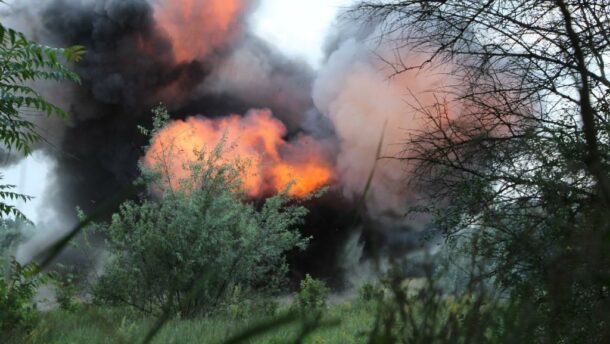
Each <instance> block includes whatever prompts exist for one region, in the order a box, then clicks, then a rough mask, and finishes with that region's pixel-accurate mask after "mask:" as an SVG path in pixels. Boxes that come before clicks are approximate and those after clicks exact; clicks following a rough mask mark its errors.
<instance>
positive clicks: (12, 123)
mask: <svg viewBox="0 0 610 344" xmlns="http://www.w3.org/2000/svg"><path fill="white" fill-rule="evenodd" d="M83 53H84V50H83V48H82V47H80V46H74V47H70V48H52V47H48V46H45V45H41V44H37V43H34V42H32V41H30V40H28V39H27V38H26V37H25V36H24V35H23V34H22V33H20V32H17V31H15V30H12V29H10V28H6V27H4V26H3V25H2V24H0V144H2V145H3V146H4V147H2V148H3V149H8V150H11V149H13V148H14V149H16V150H17V151H18V152H21V153H24V154H26V155H27V154H29V153H30V152H31V151H32V144H34V143H36V142H37V141H39V140H40V139H41V138H42V137H41V136H40V134H39V133H37V132H36V126H35V124H34V123H33V122H32V121H31V120H30V119H28V116H31V114H32V112H36V111H38V112H42V113H44V114H46V115H47V116H51V115H57V116H59V117H62V118H65V117H66V113H65V112H64V111H63V110H62V109H61V108H59V107H57V106H56V105H53V104H52V103H50V102H48V101H47V100H45V99H44V98H43V97H42V96H41V95H40V94H39V93H38V92H37V91H36V90H35V89H34V88H32V87H31V86H30V85H31V83H32V82H35V81H40V80H49V81H61V80H65V79H67V80H71V81H75V82H79V77H78V75H76V74H75V73H74V72H72V71H71V70H70V69H69V68H68V64H69V63H71V62H77V61H78V60H80V58H81V57H82V55H83ZM0 179H1V176H0ZM14 188H15V186H14V185H0V216H3V217H4V216H8V215H12V216H15V217H18V218H22V219H24V218H25V217H24V216H23V214H22V213H21V212H20V211H19V210H18V209H17V208H16V207H14V206H12V205H8V204H6V203H4V200H7V199H11V200H22V201H24V202H25V201H28V200H30V199H31V197H29V196H26V195H21V194H18V193H15V192H12V191H11V189H14Z"/></svg>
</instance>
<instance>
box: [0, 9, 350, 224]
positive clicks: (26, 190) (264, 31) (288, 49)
mask: <svg viewBox="0 0 610 344" xmlns="http://www.w3.org/2000/svg"><path fill="white" fill-rule="evenodd" d="M9 2H10V1H9ZM353 2H354V0H262V2H261V4H260V7H259V8H258V10H257V11H256V12H255V13H254V14H253V15H252V17H251V25H252V26H253V29H254V32H255V33H256V34H257V35H258V36H260V37H261V38H263V39H264V40H266V41H267V42H269V43H270V44H272V45H273V46H275V47H276V48H278V49H279V50H281V51H282V52H283V53H284V54H286V55H288V56H289V57H291V58H300V59H303V60H304V61H306V62H308V63H309V64H310V65H311V66H312V67H313V68H317V67H318V66H319V65H320V63H321V61H322V58H323V46H324V40H325V37H326V35H327V33H328V32H329V30H332V24H333V19H334V18H335V17H336V15H337V13H338V11H339V10H340V9H341V8H342V7H345V6H347V5H349V4H350V3H353ZM52 168H53V160H52V159H50V158H49V157H46V156H44V155H43V153H41V152H36V153H34V154H33V155H31V156H29V157H27V158H25V159H23V160H22V161H21V162H20V163H18V164H16V165H12V166H10V167H8V168H2V170H1V171H0V172H1V173H2V174H3V176H4V178H3V179H2V180H0V184H12V185H16V186H17V189H16V191H17V192H19V193H23V194H26V195H30V196H34V197H35V198H34V200H33V201H30V202H27V203H25V204H24V203H23V202H19V203H17V204H16V205H17V206H18V207H19V209H20V210H21V211H22V212H23V213H24V214H25V215H26V216H27V217H28V218H29V219H30V220H32V221H33V222H34V223H36V222H38V221H39V220H40V219H41V214H43V213H45V210H46V209H44V204H43V199H42V197H41V195H43V194H44V192H45V188H46V185H47V183H48V182H49V181H50V180H52V175H51V173H50V171H51V170H52ZM13 204H14V203H13Z"/></svg>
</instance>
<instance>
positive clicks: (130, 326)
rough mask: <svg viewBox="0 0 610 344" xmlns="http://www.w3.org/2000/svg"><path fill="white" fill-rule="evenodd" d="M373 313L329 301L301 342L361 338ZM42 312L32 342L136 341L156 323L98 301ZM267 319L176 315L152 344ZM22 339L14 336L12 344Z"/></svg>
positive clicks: (274, 334) (270, 338) (220, 334)
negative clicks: (315, 326)
mask: <svg viewBox="0 0 610 344" xmlns="http://www.w3.org/2000/svg"><path fill="white" fill-rule="evenodd" d="M278 312H279V313H281V312H282V310H279V311H278ZM373 314H374V312H373V311H372V305H370V304H364V303H361V302H355V301H354V302H349V301H348V302H345V303H343V304H340V305H333V306H330V307H329V308H328V309H327V311H326V312H325V315H324V318H323V319H322V322H327V321H328V322H332V323H333V324H334V325H332V326H328V327H323V328H320V329H318V330H316V331H314V332H313V333H311V334H309V335H308V336H307V337H306V338H305V341H304V343H364V342H365V341H366V333H368V332H369V331H370V329H371V327H372V326H373V320H374V316H373ZM41 317H42V318H41V320H40V322H39V323H38V324H37V326H36V328H35V329H34V331H33V332H32V333H31V337H30V341H31V342H32V343H41V344H42V343H48V344H51V343H53V344H59V343H61V344H71V343H88V344H102V343H104V344H105V343H138V342H140V341H141V340H142V338H143V337H144V336H145V335H146V333H147V331H148V330H149V329H150V327H151V326H153V325H154V319H152V318H146V317H141V316H138V315H136V314H133V313H132V312H129V311H128V310H124V309H112V308H102V307H96V306H89V308H86V309H81V310H79V311H77V312H66V311H62V310H59V309H57V310H51V311H48V312H44V313H43V314H42V315H41ZM268 319H269V318H268V317H265V316H262V315H257V314H253V315H251V316H248V317H245V318H240V319H236V318H232V317H230V316H228V315H218V316H211V317H206V318H195V319H174V320H171V321H169V322H168V323H167V324H166V325H165V326H164V327H163V328H162V329H161V331H160V332H159V334H158V335H157V337H156V338H155V340H154V341H153V343H157V344H161V343H181V344H182V343H222V342H224V341H225V340H227V339H229V338H230V337H231V336H234V335H235V334H237V333H240V331H243V330H245V329H247V328H250V327H252V326H255V325H257V324H259V323H261V322H264V321H265V320H268ZM335 321H338V323H335ZM302 329H303V328H302V326H301V325H300V324H295V323H293V324H288V325H285V326H279V327H278V328H276V329H274V330H272V331H270V332H269V333H266V334H262V335H260V336H258V337H255V338H253V339H251V340H249V341H247V343H293V342H294V338H296V337H297V336H298V335H299V334H300V332H301V331H302ZM22 340H23V339H15V340H13V343H19V342H21V341H22Z"/></svg>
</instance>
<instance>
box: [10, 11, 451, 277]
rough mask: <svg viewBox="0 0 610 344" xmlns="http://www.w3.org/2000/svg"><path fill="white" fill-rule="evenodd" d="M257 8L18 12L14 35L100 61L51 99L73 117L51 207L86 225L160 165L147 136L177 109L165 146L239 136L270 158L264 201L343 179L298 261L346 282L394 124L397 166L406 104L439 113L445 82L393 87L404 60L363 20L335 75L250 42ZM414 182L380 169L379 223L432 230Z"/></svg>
mask: <svg viewBox="0 0 610 344" xmlns="http://www.w3.org/2000/svg"><path fill="white" fill-rule="evenodd" d="M257 4H258V1H254V0H252V1H250V0H177V1H176V0H49V1H46V2H44V4H38V3H37V2H35V1H33V0H26V1H22V2H19V3H13V4H11V7H10V11H9V13H8V17H7V18H9V19H8V23H9V25H11V26H13V27H15V28H17V29H21V30H22V31H25V32H26V33H27V34H28V35H29V36H30V37H32V38H34V39H35V40H37V41H40V42H44V43H48V44H53V45H60V46H66V45H74V44H79V45H84V46H85V48H86V51H87V53H86V56H85V58H84V60H83V61H82V62H81V63H79V64H77V65H76V67H75V68H76V71H77V72H78V73H79V75H81V78H82V81H83V82H82V85H81V86H79V87H74V86H71V85H67V86H65V87H64V86H63V85H62V87H54V88H52V89H48V90H47V91H46V92H45V95H47V96H48V97H50V98H52V99H53V100H56V101H58V102H59V105H61V106H63V107H64V108H66V109H67V110H68V111H69V113H70V119H69V121H68V123H62V122H57V121H52V122H49V121H48V120H41V121H40V124H39V125H40V126H41V127H43V128H45V132H46V135H47V136H49V137H55V138H57V139H56V141H55V142H57V148H58V149H57V150H55V149H49V148H48V147H45V148H44V149H45V150H47V152H48V154H50V155H52V156H53V157H54V158H55V160H56V161H57V163H56V167H55V171H54V176H55V181H54V183H53V185H52V189H51V190H48V192H47V193H48V194H49V195H51V196H49V197H51V198H52V202H53V203H49V204H54V206H55V208H56V210H57V212H58V214H60V217H62V218H66V220H65V222H66V223H69V222H70V221H71V219H73V214H74V208H75V206H80V207H82V208H83V209H84V210H85V211H90V210H92V209H95V207H96V206H97V205H98V204H100V202H102V201H104V200H105V199H107V198H109V197H110V196H112V195H114V194H116V193H117V192H118V191H119V190H122V189H124V188H125V187H126V186H127V185H129V184H130V183H132V182H133V180H134V179H135V178H136V177H137V175H138V168H137V164H138V161H141V159H142V158H143V157H144V156H145V155H146V153H145V152H144V151H143V150H142V147H143V146H144V145H145V144H146V138H145V137H143V136H141V135H140V133H139V132H138V130H137V126H138V125H143V126H147V127H149V126H150V122H151V112H150V109H151V108H152V107H153V106H154V105H156V104H158V103H159V102H163V103H164V104H165V105H167V106H168V108H169V109H170V111H171V113H172V115H173V116H174V118H173V120H174V121H173V122H172V123H171V124H170V126H169V127H168V128H167V129H166V130H165V131H162V133H161V134H160V135H162V136H160V137H158V138H157V141H156V142H162V141H163V140H164V139H169V138H173V139H178V140H180V141H182V142H184V141H188V142H189V145H188V147H191V146H192V145H191V144H193V143H194V144H205V145H206V146H208V147H209V146H213V144H214V143H215V142H217V141H218V140H219V135H221V133H222V132H223V131H225V130H228V132H229V135H233V136H231V137H230V138H229V139H230V140H231V139H234V140H236V141H237V143H238V145H240V144H241V145H243V147H242V148H240V149H241V150H240V151H239V152H240V153H241V154H242V155H246V156H249V157H251V156H254V155H257V154H259V153H261V152H263V153H265V155H266V156H267V158H263V160H264V159H267V160H266V163H267V164H266V165H265V166H267V167H264V168H263V167H260V166H257V167H256V168H257V171H256V172H257V175H258V176H259V177H258V178H259V179H260V180H259V181H257V182H256V183H255V184H256V185H255V186H251V187H250V188H249V189H248V193H249V195H250V196H252V197H259V196H263V195H265V194H268V193H269V191H277V190H280V189H281V188H282V187H283V186H285V185H286V184H287V183H288V181H289V180H291V179H296V180H298V179H301V180H305V179H307V178H309V177H312V176H316V177H319V178H315V181H314V182H313V183H312V184H311V185H310V184H307V183H302V184H300V185H299V184H297V185H296V188H295V190H297V191H295V192H297V194H296V195H298V196H302V195H304V194H307V193H309V192H310V191H312V190H314V189H317V188H318V187H319V186H321V185H323V184H325V183H330V184H331V191H330V193H329V194H328V195H326V196H324V197H323V198H322V199H320V200H318V201H315V203H314V204H311V208H312V209H313V210H312V215H311V216H310V218H309V220H308V224H307V226H306V228H305V229H304V231H305V232H306V234H311V235H314V241H313V242H312V245H311V247H310V249H309V250H308V252H306V253H305V255H304V256H299V257H295V258H293V261H294V262H296V263H297V264H301V266H302V267H303V269H304V270H307V269H309V270H316V269H317V270H318V271H323V273H325V274H327V275H331V274H333V273H334V272H335V271H334V270H333V267H332V264H328V262H329V261H331V262H337V261H338V260H339V255H340V251H341V250H340V249H339V248H338V247H339V246H341V245H342V244H343V242H344V241H345V240H346V239H347V238H348V237H349V236H350V235H349V233H350V231H352V230H353V228H351V227H350V223H351V221H350V220H349V219H346V214H347V213H349V210H351V209H352V208H353V201H354V200H355V199H356V198H357V197H358V196H359V194H360V193H361V192H362V190H363V189H364V187H365V184H366V181H367V179H368V176H369V174H370V173H371V170H372V168H373V166H374V164H375V160H376V158H377V155H376V151H377V146H378V144H379V141H380V139H381V138H382V133H384V132H383V128H384V125H385V127H386V130H385V133H384V136H383V142H384V146H383V150H382V154H381V155H382V156H387V157H394V156H397V155H399V154H400V152H401V150H402V149H403V147H402V146H401V143H402V142H403V140H404V138H405V131H406V130H408V129H413V128H417V127H418V126H419V125H421V123H419V122H418V120H417V119H416V118H415V117H414V115H413V113H412V112H410V111H409V107H408V106H407V105H406V104H405V101H404V100H405V98H406V97H408V96H409V95H410V94H416V95H418V99H419V101H420V102H423V103H424V104H425V103H431V102H432V98H431V97H432V96H431V95H426V94H425V92H426V91H428V90H431V89H434V88H436V87H439V86H441V85H442V83H443V77H441V76H440V75H441V74H440V73H439V74H433V75H432V76H431V75H429V74H425V75H424V74H417V73H415V72H413V73H411V72H409V73H403V74H400V75H396V76H394V77H392V78H390V74H389V70H388V68H387V65H386V64H385V63H384V62H383V61H382V60H381V59H379V57H378V55H377V54H386V55H392V54H393V53H394V52H395V51H394V50H393V49H392V48H391V47H384V46H378V45H376V44H374V41H373V40H372V38H373V37H374V36H375V35H376V34H377V31H376V29H375V28H374V26H372V27H368V28H367V29H366V30H364V31H358V30H355V29H354V27H356V26H355V25H352V24H351V23H349V22H342V23H341V25H338V24H337V26H336V27H337V28H341V29H340V30H338V31H337V32H335V33H334V34H333V37H332V40H329V44H328V45H327V50H326V51H327V56H326V58H325V61H324V62H323V64H322V66H321V67H320V68H319V70H314V69H312V67H310V66H309V65H307V64H305V63H304V62H302V61H299V60H293V59H290V58H288V57H286V56H284V55H283V54H282V53H281V52H279V51H277V50H276V49H275V48H273V47H271V46H270V45H269V44H267V43H266V42H264V41H263V40H261V39H260V38H258V37H256V36H255V35H254V34H253V33H252V32H250V27H249V25H248V16H249V15H250V14H251V13H252V12H253V11H254V10H255V9H256V7H257ZM373 51H374V52H375V53H373ZM403 52H404V51H403ZM407 56H412V58H413V59H418V58H421V57H418V56H417V55H415V54H412V55H411V54H407ZM260 109H264V110H260ZM232 114H244V116H240V115H232ZM193 116H195V117H193ZM203 116H204V117H203ZM261 128H262V129H261ZM231 132H233V134H231ZM172 133H174V134H172ZM176 133H177V134H176ZM185 133H188V134H185ZM261 133H262V134H261ZM268 134H270V135H271V137H272V139H269V137H270V136H268ZM247 137H250V138H247ZM266 140H271V141H270V142H271V143H270V144H269V143H268V142H267V141H266ZM266 142H267V146H265V143H266ZM183 151H187V150H186V149H183ZM191 151H192V150H191ZM156 153H159V150H158V149H157V148H155V147H154V146H153V148H152V149H151V151H149V153H148V155H146V156H145V157H144V159H145V161H147V162H148V163H150V159H151V156H152V155H154V154H156ZM184 159H185V160H188V159H189V157H185V158H184ZM176 165H177V166H178V165H180V164H179V163H178V162H177V163H176ZM269 166H270V167H269ZM177 170H179V168H177ZM177 173H181V172H180V171H178V172H177ZM407 173H408V170H406V169H405V165H404V164H403V163H401V162H399V161H396V160H391V159H382V160H380V161H379V162H378V166H377V171H376V174H375V176H374V180H373V183H372V189H371V192H370V195H369V197H368V199H367V208H368V211H369V216H370V217H371V218H372V220H373V222H375V221H376V223H383V225H384V226H386V224H388V223H391V225H388V226H387V227H388V228H389V227H392V228H405V227H406V226H411V227H414V226H415V227H416V226H419V224H418V223H414V222H406V221H405V220H404V219H403V218H402V216H401V214H402V212H404V209H405V205H406V204H408V203H409V201H410V199H411V198H412V197H413V194H412V193H411V191H410V190H407V189H406V188H405V187H404V185H405V179H406V174H407ZM306 177H307V178H306ZM248 183H249V181H247V184H248ZM51 198H49V199H50V200H51ZM58 200H59V201H58ZM388 221H389V222H388ZM54 227H55V226H54ZM45 238H46V237H45ZM401 240H402V239H401ZM405 240H406V239H405ZM352 244H353V242H352ZM37 245H39V243H38V242H37V243H36V245H33V246H37Z"/></svg>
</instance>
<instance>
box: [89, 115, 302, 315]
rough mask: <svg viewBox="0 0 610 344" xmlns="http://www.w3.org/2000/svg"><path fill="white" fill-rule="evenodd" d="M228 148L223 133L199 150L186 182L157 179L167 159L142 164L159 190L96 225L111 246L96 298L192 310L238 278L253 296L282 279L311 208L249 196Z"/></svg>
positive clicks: (213, 304) (146, 178)
mask: <svg viewBox="0 0 610 344" xmlns="http://www.w3.org/2000/svg"><path fill="white" fill-rule="evenodd" d="M158 115H159V116H161V117H164V116H167V114H166V112H164V111H162V110H161V112H160V113H158ZM157 119H158V118H157ZM225 151H226V150H225V148H224V143H222V142H221V143H220V144H219V145H218V146H217V147H215V149H213V150H212V151H210V152H206V151H201V152H197V155H198V159H197V161H195V162H192V163H190V164H189V165H188V170H189V171H190V176H189V178H186V179H184V180H180V181H179V183H168V184H163V182H165V179H164V180H163V181H161V180H160V176H161V175H162V174H161V173H160V169H161V168H162V167H163V161H159V166H156V167H154V168H150V169H149V168H146V167H142V172H143V174H142V181H143V182H145V184H146V186H148V187H149V188H150V189H152V190H154V192H155V193H156V194H157V195H158V197H157V199H147V198H143V199H141V200H139V201H128V202H126V203H124V204H123V205H121V207H120V210H119V211H118V213H116V214H114V216H113V217H112V221H111V222H110V224H108V225H96V226H95V227H94V229H96V230H100V231H102V232H103V233H105V234H106V235H107V238H108V240H107V241H108V251H109V252H110V253H111V258H110V260H109V261H108V262H107V264H106V268H105V271H104V273H103V275H102V276H101V277H100V279H99V281H98V283H97V285H96V286H95V288H94V298H95V300H96V301H98V302H103V303H110V304H124V305H129V306H132V307H135V308H137V309H139V310H141V311H143V312H145V313H159V312H160V311H161V310H162V309H163V310H164V311H167V310H169V311H171V312H172V313H174V314H180V315H181V316H192V315H196V314H200V313H207V312H210V311H212V310H214V309H216V308H217V307H218V306H220V305H221V304H222V303H223V301H224V300H225V299H226V298H227V297H228V295H230V294H231V293H230V291H231V290H233V288H234V287H235V286H237V285H239V286H240V288H241V291H242V292H243V293H244V294H248V295H249V294H252V293H268V292H272V291H275V290H276V289H277V288H278V287H280V286H281V284H282V282H283V280H284V278H285V274H286V272H287V264H286V260H285V253H286V252H287V251H289V250H293V249H295V248H300V249H304V248H305V246H306V244H307V241H308V240H307V238H304V237H302V236H301V234H300V233H299V232H298V230H297V228H296V227H297V225H299V224H300V223H301V222H302V219H303V217H304V216H305V215H306V213H307V211H306V209H305V208H304V207H302V206H300V205H298V204H296V202H295V201H294V200H291V199H290V198H288V197H287V196H285V195H283V194H282V195H277V196H275V197H271V198H268V199H267V200H266V201H264V202H263V204H262V205H260V207H257V206H255V205H253V204H251V203H248V202H246V201H245V197H244V193H243V192H242V191H241V190H242V187H241V180H240V177H241V175H242V174H241V173H242V171H243V170H242V167H241V166H243V165H242V163H240V162H239V161H231V162H226V161H224V160H223V159H222V155H223V153H225ZM169 155H171V154H168V156H169ZM157 167H158V168H157ZM163 176H164V178H167V177H169V176H168V174H164V175H163ZM168 185H179V187H168ZM161 193H162V194H161ZM159 194H161V195H159Z"/></svg>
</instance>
